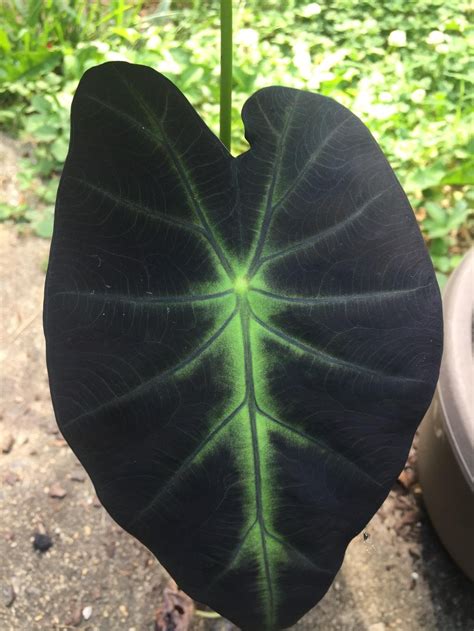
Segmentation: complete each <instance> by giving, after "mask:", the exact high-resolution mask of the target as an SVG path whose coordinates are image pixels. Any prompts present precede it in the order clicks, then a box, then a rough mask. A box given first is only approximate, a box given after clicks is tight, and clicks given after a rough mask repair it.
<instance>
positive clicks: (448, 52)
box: [0, 0, 474, 282]
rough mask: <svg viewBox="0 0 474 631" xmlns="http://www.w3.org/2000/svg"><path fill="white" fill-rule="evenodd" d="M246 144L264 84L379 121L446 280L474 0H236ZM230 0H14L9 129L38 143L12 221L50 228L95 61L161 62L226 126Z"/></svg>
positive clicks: (468, 103)
mask: <svg viewBox="0 0 474 631" xmlns="http://www.w3.org/2000/svg"><path fill="white" fill-rule="evenodd" d="M234 5H235V7H236V16H235V70H234V74H235V77H234V111H233V153H235V154H236V153H240V152H241V151H242V150H245V147H246V143H245V140H244V138H243V127H242V123H241V120H240V110H241V107H242V105H243V103H244V102H245V100H246V99H247V97H248V96H250V94H251V93H252V92H254V91H255V90H257V89H258V88H260V87H264V86H267V85H272V84H277V85H286V86H291V87H296V88H303V89H309V90H312V91H317V92H320V93H322V94H325V95H328V96H331V97H333V98H335V99H336V100H338V101H339V102H341V103H343V104H344V105H346V106H348V107H349V108H350V109H351V110H353V111H354V112H355V113H356V114H358V115H359V116H360V117H361V118H362V120H363V121H364V122H365V123H366V124H367V125H368V127H369V128H370V130H371V131H372V133H373V134H374V135H375V137H376V138H377V140H378V142H379V143H380V144H381V146H382V148H383V149H384V151H385V152H386V155H387V157H388V159H389V161H390V162H391V164H392V166H393V168H394V169H395V172H396V173H397V175H398V178H399V179H400V181H401V183H402V185H403V187H404V188H405V190H406V192H407V194H408V196H409V198H410V201H411V203H412V205H413V207H414V209H415V212H416V215H417V218H418V220H419V222H420V224H421V228H422V230H423V233H424V235H425V238H426V240H427V243H428V246H429V248H430V252H431V255H432V258H433V261H434V264H435V266H436V268H437V271H438V273H439V278H440V281H441V282H442V281H443V279H444V276H445V275H446V274H447V273H449V272H450V271H451V270H452V269H453V268H454V267H455V265H456V264H457V263H458V262H459V260H460V258H461V255H462V252H463V251H464V250H465V249H466V248H467V247H469V244H470V240H471V236H472V235H471V234H470V232H469V226H468V221H469V208H470V207H472V201H473V198H474V196H473V192H472V189H470V186H469V185H472V183H473V179H474V161H473V157H472V149H473V148H474V142H473V141H472V139H470V137H469V129H472V123H473V119H474V114H473V111H474V110H473V106H472V89H471V85H472V74H471V77H470V76H469V59H470V53H472V48H473V30H472V28H471V29H470V28H469V23H468V3H467V2H463V1H462V0H461V1H458V2H447V1H444V0H390V2H389V1H388V0H382V1H381V0H361V1H359V2H355V0H326V1H325V2H322V1H321V2H320V3H316V2H308V1H302V0H289V1H287V2H285V3H282V2H281V1H280V0H247V1H244V0H241V1H240V2H235V3H234ZM218 28H219V2H218V0H188V1H184V0H174V1H173V0H171V1H170V0H162V1H161V2H153V1H151V2H136V1H134V0H128V1H127V0H102V1H97V0H69V1H68V0H43V1H41V0H40V1H38V0H2V3H1V6H0V127H1V129H2V131H4V132H5V133H7V134H9V135H10V136H15V137H18V138H19V139H20V140H21V141H23V143H24V146H25V156H24V158H23V161H22V165H21V187H22V190H23V196H22V201H21V203H20V204H19V205H18V206H17V207H10V206H8V205H5V204H3V205H0V219H3V220H7V219H14V220H16V221H17V222H18V223H19V225H20V227H22V228H25V227H26V226H28V227H30V228H31V229H33V230H34V231H35V232H36V233H37V234H39V235H40V236H44V237H47V236H49V235H50V233H51V228H52V209H53V204H54V198H55V195H56V189H57V184H58V177H59V175H60V172H61V165H62V163H63V161H64V158H65V156H66V152H67V145H68V133H69V107H70V103H71V99H72V95H73V93H74V90H75V88H76V86H77V82H78V80H79V79H80V77H81V75H82V74H83V72H84V71H85V70H86V69H87V68H89V67H90V66H93V65H96V64H99V63H102V62H104V61H110V60H119V59H122V60H128V61H131V62H134V63H142V64H147V65H150V66H152V67H154V68H155V69H156V70H159V71H160V72H162V73H164V74H165V75H166V76H168V77H169V78H170V79H171V80H172V81H174V82H175V83H176V84H177V85H178V87H179V88H180V89H181V90H182V91H183V92H184V93H185V94H186V96H187V97H188V98H189V100H190V101H191V102H192V103H193V105H194V106H195V107H196V108H197V109H198V110H199V111H200V113H201V115H202V116H203V117H204V119H205V120H206V122H207V123H208V124H209V126H210V127H211V128H212V129H213V130H214V131H215V132H216V133H217V132H218V115H219V107H218V102H219V46H218V41H219V32H218Z"/></svg>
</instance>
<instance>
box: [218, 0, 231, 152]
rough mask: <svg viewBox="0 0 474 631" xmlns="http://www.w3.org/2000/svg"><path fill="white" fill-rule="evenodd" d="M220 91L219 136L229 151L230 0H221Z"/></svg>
mask: <svg viewBox="0 0 474 631" xmlns="http://www.w3.org/2000/svg"><path fill="white" fill-rule="evenodd" d="M220 85H221V93H220V100H221V103H220V108H221V109H220V131H219V136H220V139H221V140H222V142H223V143H224V145H225V146H226V147H227V149H228V150H229V151H230V143H231V123H232V0H221V84H220Z"/></svg>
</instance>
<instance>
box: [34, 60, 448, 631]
mask: <svg viewBox="0 0 474 631" xmlns="http://www.w3.org/2000/svg"><path fill="white" fill-rule="evenodd" d="M243 120H244V123H245V129H246V137H247V139H248V141H249V143H250V146H251V149H250V150H249V151H248V152H246V153H244V154H243V155H240V156H238V157H237V158H233V157H232V156H231V155H230V154H229V153H228V151H227V150H226V148H225V147H224V146H223V145H222V144H221V142H220V141H219V140H218V139H217V138H216V137H215V136H214V134H213V133H212V132H211V131H210V130H209V129H208V128H207V127H206V125H205V124H204V123H203V121H202V120H201V119H200V117H199V116H198V115H197V113H196V112H195V110H194V109H193V108H192V107H191V105H190V104H189V103H188V101H187V100H186V99H185V98H184V96H183V95H182V94H181V93H180V92H179V90H177V88H176V87H175V86H174V85H173V84H172V83H170V82H169V81H168V80H167V79H165V78H164V77H163V76H161V75H159V74H157V73H156V72H154V71H153V70H151V69H150V68H146V67H144V66H134V65H129V64H125V63H108V64H105V65H103V66H99V67H98V68H94V69H92V70H89V71H88V72H87V73H86V74H85V76H84V78H83V79H82V81H81V83H80V86H79V88H78V90H77V94H76V96H75V99H74V104H73V108H72V137H71V146H70V151H69V155H68V158H67V161H66V165H65V168H64V173H63V176H62V180H61V185H60V189H59V193H58V200H57V206H56V219H55V227H54V237H53V243H52V251H51V260H50V265H49V270H48V278H47V283H46V302H45V331H46V339H47V355H48V368H49V377H50V384H51V392H52V397H53V402H54V407H55V412H56V416H57V419H58V423H59V426H60V428H61V431H62V432H63V434H64V436H65V437H66V439H67V440H68V442H69V443H70V445H71V447H72V448H73V449H74V451H75V453H76V454H77V456H78V457H79V458H80V460H81V461H82V463H83V464H84V466H85V467H86V469H87V471H88V472H89V473H90V475H91V478H92V480H93V482H94V485H95V487H96V490H97V493H98V495H99V497H100V499H101V501H102V502H103V504H104V506H105V507H106V508H107V510H108V511H109V513H110V514H111V515H112V517H113V518H114V519H115V520H116V521H117V522H118V523H119V524H120V525H121V526H123V528H125V529H126V530H127V531H128V532H130V533H131V534H133V535H134V536H135V537H137V538H138V539H140V540H141V541H142V542H143V543H145V545H146V546H148V548H150V550H152V552H153V553H154V554H156V556H157V557H158V559H159V560H160V562H161V563H162V564H163V565H164V566H165V567H166V568H167V569H168V570H169V571H170V572H171V574H172V575H173V577H174V578H175V579H176V581H177V582H178V584H179V586H180V588H182V589H183V590H184V591H186V592H187V593H188V594H190V595H191V596H192V597H194V598H195V599H197V600H199V601H201V602H205V603H207V604H208V605H210V606H211V607H212V608H213V609H215V610H217V611H219V612H221V613H222V614H223V615H224V616H226V617H227V618H230V619H231V620H232V621H234V622H235V623H236V624H237V625H239V626H240V627H242V628H243V629H255V630H259V631H261V630H262V629H276V628H281V627H285V626H288V625H291V624H293V623H295V622H296V620H297V619H298V618H299V617H300V616H302V615H303V614H304V613H305V612H306V611H307V610H308V609H309V608H310V607H312V606H313V605H315V604H316V603H317V602H318V600H319V599H320V598H321V597H322V596H323V595H324V593H325V592H326V590H327V589H328V587H329V585H330V583H331V581H332V580H333V578H334V575H335V573H336V572H337V571H338V569H339V567H340V565H341V562H342V559H343V556H344V551H345V548H346V546H347V544H348V542H349V541H350V540H351V539H352V537H354V536H355V535H356V534H357V533H358V532H359V531H360V530H361V529H362V528H363V527H364V526H365V524H366V523H367V521H368V520H369V519H370V518H371V516H372V515H373V513H374V512H375V511H376V510H377V508H378V507H379V506H380V504H381V502H382V501H383V499H384V498H385V496H386V495H387V493H388V491H389V489H390V486H391V485H392V483H393V482H394V480H395V479H396V477H397V474H398V473H399V471H400V469H401V468H402V466H403V463H404V461H405V457H406V455H407V451H408V448H409V445H410V442H411V440H412V437H413V433H414V431H415V429H416V426H417V424H418V422H419V421H420V419H421V417H422V415H423V413H424V412H425V410H426V408H427V406H428V404H429V403H430V400H431V396H432V394H433V389H434V386H435V383H436V379H437V375H438V366H439V361H440V354H441V336H442V332H441V306H440V296H439V292H438V288H437V284H436V281H435V277H434V274H433V269H432V266H431V264H430V261H429V258H428V256H427V253H426V250H425V248H424V245H423V241H422V238H421V235H420V232H419V230H418V228H417V225H416V222H415V219H414V217H413V213H412V210H411V208H410V206H409V204H408V201H407V199H406V197H405V195H404V193H403V191H402V190H401V188H400V186H399V184H398V182H397V180H396V178H395V176H394V174H393V172H392V170H391V168H390V166H389V165H388V163H387V161H386V159H385V158H384V156H383V154H382V153H381V151H380V149H379V147H378V145H377V144H376V142H375V141H374V139H373V138H372V136H371V135H370V133H369V132H368V131H367V129H366V128H365V126H364V125H363V124H362V123H361V122H360V121H359V120H358V119H357V118H356V117H355V116H354V115H352V114H351V113H350V112H349V111H348V110H346V109H345V108H344V107H342V106H340V105H338V104H337V103H336V102H334V101H333V100H331V99H328V98H325V97H322V96H319V95H315V94H310V93H308V92H302V91H298V90H292V89H287V88H281V87H271V88H266V89H264V90H260V91H259V92H257V93H256V94H254V95H253V96H252V97H251V98H250V99H249V100H248V102H247V104H246V105H245V107H244V110H243Z"/></svg>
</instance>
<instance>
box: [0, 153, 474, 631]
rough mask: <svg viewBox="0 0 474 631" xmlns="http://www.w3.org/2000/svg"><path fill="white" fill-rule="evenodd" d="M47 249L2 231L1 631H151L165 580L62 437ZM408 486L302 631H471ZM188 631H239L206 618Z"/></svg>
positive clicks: (456, 584) (453, 572) (463, 603)
mask: <svg viewBox="0 0 474 631" xmlns="http://www.w3.org/2000/svg"><path fill="white" fill-rule="evenodd" d="M0 163H1V160H0ZM3 173H4V174H5V173H7V171H6V170H4V171H3ZM13 177H14V173H13V174H12V173H9V174H7V175H6V176H5V177H4V182H3V184H4V188H3V192H4V193H5V191H6V190H7V187H10V184H11V179H12V178H13ZM0 184H2V182H0ZM0 188H1V186H0ZM7 196H10V197H11V196H13V197H14V196H15V189H14V188H11V190H9V191H8V195H7ZM48 249H49V243H48V242H46V241H44V240H41V239H38V238H35V237H33V236H23V237H21V236H20V235H19V234H18V231H17V230H16V228H15V227H14V226H8V225H0V252H1V259H0V281H1V300H2V303H1V320H0V344H1V349H0V357H1V364H2V373H1V391H2V402H1V405H0V631H36V630H48V631H60V630H61V631H62V630H67V629H74V628H78V629H83V630H88V631H120V630H122V629H123V630H124V631H153V629H154V625H155V622H154V620H155V612H156V609H157V607H159V606H160V605H161V603H162V601H163V590H164V588H165V587H166V585H167V584H168V580H169V577H168V576H167V574H166V572H165V571H164V570H163V569H162V568H161V567H160V565H159V564H158V562H157V561H156V559H155V558H154V557H153V555H152V554H151V553H150V552H148V551H147V550H146V549H145V548H144V547H143V546H142V545H141V544H139V543H138V542H137V541H135V540H134V539H133V538H132V537H130V536H129V535H127V534H126V533H125V532H123V531H122V530H121V529H120V528H119V527H118V526H117V525H116V524H114V522H113V521H112V519H111V518H110V517H109V516H108V515H107V513H106V511H105V510H104V509H103V508H102V507H101V505H100V503H99V502H98V500H97V498H96V496H95V493H94V488H93V486H92V484H91V482H90V481H89V479H88V477H87V475H86V474H85V472H84V470H83V469H82V467H81V465H80V464H79V462H78V461H77V459H76V458H75V456H74V455H73V453H72V451H71V450H70V449H69V447H68V446H67V444H66V443H65V441H64V440H63V439H62V438H61V436H60V434H59V432H58V430H57V427H56V424H55V420H54V416H53V411H52V408H51V404H50V399H49V390H48V383H47V375H46V368H45V360H44V340H43V333H42V321H41V317H42V315H41V310H42V293H43V284H44V269H45V264H46V261H47V256H48ZM415 459H416V450H413V451H412V454H411V459H410V465H412V466H413V465H414V460H415ZM402 479H403V481H404V483H405V486H406V487H407V488H405V487H404V486H402V485H401V484H400V483H397V485H396V487H395V488H394V489H393V490H392V491H391V493H390V495H389V497H388V498H387V500H386V502H385V503H384V505H383V506H382V508H381V509H380V510H379V512H378V513H377V514H376V515H375V517H374V518H373V519H372V521H371V522H370V524H368V526H367V528H366V533H367V534H368V535H369V536H368V538H367V537H364V536H363V535H362V534H361V535H360V536H359V537H357V538H356V539H355V540H354V541H353V542H352V543H351V545H350V546H349V549H348V551H347V554H346V559H345V562H344V565H343V567H342V569H341V571H340V573H339V574H338V576H337V577H336V580H335V581H334V583H333V585H332V587H331V588H330V590H329V592H328V594H327V595H326V597H325V598H324V599H323V601H322V602H321V603H320V604H319V605H318V606H317V607H316V608H315V609H313V610H312V611H311V612H309V613H308V614H307V615H306V616H305V617H304V618H303V619H302V620H301V621H300V622H299V623H298V624H297V625H296V626H295V627H294V629H295V631H318V630H319V631H388V630H391V629H393V630H397V631H421V630H423V631H474V603H473V598H472V596H473V590H472V584H470V583H469V581H468V580H467V579H466V578H465V577H464V576H463V575H462V574H461V573H460V571H459V570H458V569H457V568H456V567H455V565H454V564H453V563H452V562H451V560H450V559H449V557H448V555H447V554H446V552H445V551H444V549H443V548H442V547H441V544H440V543H439V541H438V539H437V537H436V535H435V534H434V531H433V529H432V527H431V525H430V523H429V521H428V518H427V516H426V514H425V511H424V509H423V506H422V494H421V489H420V488H419V486H418V485H417V483H416V476H415V474H414V471H413V470H412V469H410V468H408V469H407V470H406V471H405V472H404V477H403V478H402ZM35 533H40V534H46V535H48V536H50V537H51V539H52V544H53V545H52V547H51V548H50V549H49V550H48V551H46V552H43V553H42V552H39V551H37V550H35V549H34V548H33V537H34V534H35ZM189 628H190V629H191V630H192V631H198V630H201V631H231V630H232V629H235V627H234V626H233V625H231V624H230V623H228V622H226V621H225V620H223V619H206V618H202V617H200V616H194V617H193V618H192V621H191V623H190V627H189ZM172 629H174V627H173V626H169V628H168V629H167V631H172ZM176 631H177V630H176Z"/></svg>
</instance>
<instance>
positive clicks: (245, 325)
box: [238, 296, 275, 627]
mask: <svg viewBox="0 0 474 631" xmlns="http://www.w3.org/2000/svg"><path fill="white" fill-rule="evenodd" d="M238 306H239V307H240V323H241V330H242V342H243V349H244V369H245V389H246V400H247V407H248V413H249V420H250V431H251V436H252V451H253V462H254V474H255V498H256V522H257V523H258V527H259V531H260V541H261V547H262V558H263V569H264V574H265V583H266V586H267V592H268V602H266V603H265V605H266V606H265V610H266V616H267V621H268V625H269V627H272V626H273V624H274V619H275V609H274V590H273V582H272V575H271V568H270V560H269V555H268V549H267V542H266V533H267V529H266V526H265V514H264V506H263V499H262V471H261V464H260V449H259V444H258V430H257V418H256V412H257V401H256V396H255V383H254V376H253V362H252V346H251V341H250V326H249V321H250V308H249V305H248V301H247V298H246V297H245V296H244V297H240V299H239V305H238Z"/></svg>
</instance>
